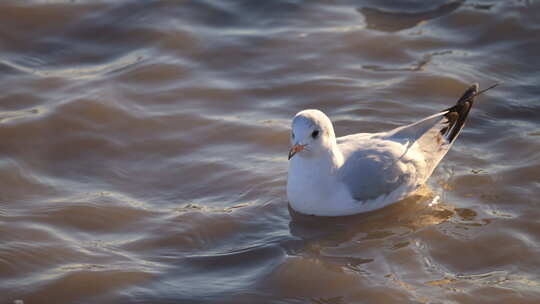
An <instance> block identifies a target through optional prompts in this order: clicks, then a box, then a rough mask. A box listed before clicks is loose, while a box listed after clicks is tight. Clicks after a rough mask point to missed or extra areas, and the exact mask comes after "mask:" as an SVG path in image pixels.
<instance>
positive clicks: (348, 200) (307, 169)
mask: <svg viewBox="0 0 540 304" xmlns="http://www.w3.org/2000/svg"><path fill="white" fill-rule="evenodd" d="M495 86H496V85H495ZM492 87H494V86H492ZM492 87H490V88H492ZM478 88H479V86H478V84H473V85H472V86H471V87H470V88H469V89H468V90H467V91H465V93H464V94H463V96H462V97H461V98H460V99H459V100H458V102H457V103H456V105H454V106H453V107H450V108H448V109H446V110H444V111H442V112H440V113H437V114H434V115H431V116H429V117H426V118H424V119H422V120H420V121H418V122H415V123H413V124H410V125H406V126H402V127H398V128H396V129H393V130H391V131H387V132H381V133H358V134H352V135H347V136H343V137H339V138H336V135H335V134H334V127H333V126H332V122H331V121H330V119H329V118H328V117H327V116H326V115H325V114H324V113H323V112H321V111H319V110H304V111H301V112H298V113H297V114H296V115H295V116H294V118H293V121H292V132H291V144H292V147H291V149H290V151H289V172H288V180H287V196H288V199H289V203H290V205H291V207H292V208H293V209H294V210H295V211H297V212H299V213H303V214H308V215H317V216H341V215H351V214H356V213H362V212H368V211H373V210H376V209H380V208H383V207H385V206H388V205H390V204H392V203H394V202H397V201H400V200H402V199H404V198H406V197H408V196H410V195H411V194H413V193H414V192H415V191H416V190H417V189H418V188H419V187H420V186H421V185H422V184H423V183H425V182H426V180H427V179H428V178H429V176H430V175H431V173H432V172H433V170H434V169H435V167H436V166H437V164H439V162H440V161H441V159H442V158H443V157H444V155H445V154H446V152H448V150H449V149H450V147H451V146H452V144H453V142H454V140H455V139H456V137H457V136H458V135H459V133H460V131H461V129H462V128H463V125H464V123H465V120H466V119H467V115H468V114H469V110H470V109H471V106H472V104H473V103H474V100H475V98H476V96H477V95H479V94H480V93H482V92H484V91H486V90H487V89H486V90H484V91H482V92H478ZM490 88H488V89H490Z"/></svg>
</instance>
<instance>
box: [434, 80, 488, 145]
mask: <svg viewBox="0 0 540 304" xmlns="http://www.w3.org/2000/svg"><path fill="white" fill-rule="evenodd" d="M479 90H480V86H479V85H478V83H474V84H472V85H471V86H470V87H469V88H468V89H467V90H466V91H465V93H463V95H462V96H461V98H459V100H458V101H457V103H456V104H455V105H454V106H453V107H450V108H448V109H446V111H448V113H446V114H445V115H444V116H445V117H446V118H447V119H448V126H447V127H445V128H443V129H442V130H441V133H442V135H443V136H445V137H446V138H447V140H448V142H449V143H452V142H453V141H454V140H455V138H456V137H457V136H458V134H459V132H460V131H461V129H462V128H463V125H464V124H465V121H466V120H467V116H468V115H469V111H470V110H471V108H472V105H473V103H474V101H475V99H476V96H478V92H479Z"/></svg>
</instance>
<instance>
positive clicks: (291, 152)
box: [289, 145, 306, 159]
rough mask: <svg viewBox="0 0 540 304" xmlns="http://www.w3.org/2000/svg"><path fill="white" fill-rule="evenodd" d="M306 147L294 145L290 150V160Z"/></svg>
mask: <svg viewBox="0 0 540 304" xmlns="http://www.w3.org/2000/svg"><path fill="white" fill-rule="evenodd" d="M305 146H306V145H294V146H292V148H291V149H290V150H289V159H291V158H292V157H293V156H294V155H295V154H296V153H298V152H300V151H302V150H304V147H305Z"/></svg>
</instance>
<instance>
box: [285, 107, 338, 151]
mask: <svg viewBox="0 0 540 304" xmlns="http://www.w3.org/2000/svg"><path fill="white" fill-rule="evenodd" d="M335 144H336V135H335V134H334V127H333V126H332V122H331V121H330V119H329V118H328V116H326V114H324V113H323V112H321V111H319V110H304V111H301V112H298V113H297V114H296V115H295V116H294V118H293V121H292V130H291V149H290V150H289V159H291V158H292V157H293V156H295V155H296V154H298V156H301V157H313V156H317V155H320V154H322V153H325V152H328V151H331V149H332V148H333V146H334V145H335Z"/></svg>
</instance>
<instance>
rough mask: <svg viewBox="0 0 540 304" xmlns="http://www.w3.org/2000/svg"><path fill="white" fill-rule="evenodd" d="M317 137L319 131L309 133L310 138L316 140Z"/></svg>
mask: <svg viewBox="0 0 540 304" xmlns="http://www.w3.org/2000/svg"><path fill="white" fill-rule="evenodd" d="M317 136H319V130H315V131H313V132H311V137H313V138H317Z"/></svg>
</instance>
